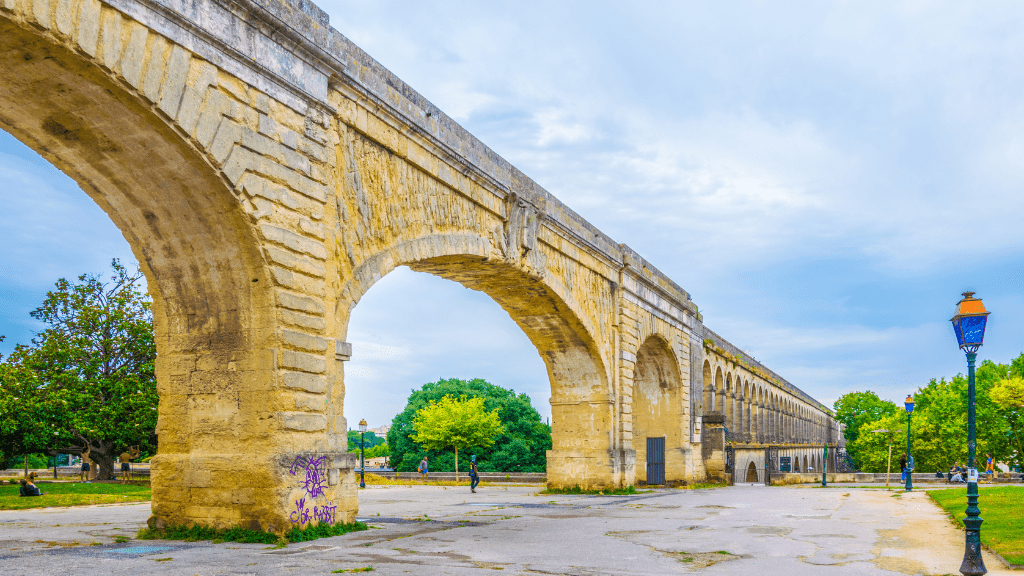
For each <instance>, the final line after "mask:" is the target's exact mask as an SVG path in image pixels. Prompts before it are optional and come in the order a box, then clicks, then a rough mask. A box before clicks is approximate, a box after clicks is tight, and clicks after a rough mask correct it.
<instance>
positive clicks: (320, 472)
mask: <svg viewBox="0 0 1024 576" xmlns="http://www.w3.org/2000/svg"><path fill="white" fill-rule="evenodd" d="M300 470H302V471H304V472H305V473H306V477H305V478H304V479H303V480H301V481H300V482H299V483H300V485H301V486H302V489H303V490H305V491H306V494H308V495H309V497H310V498H317V497H319V496H323V495H324V488H326V487H327V456H302V455H299V456H296V457H295V461H294V462H292V467H291V470H290V472H291V474H292V476H295V475H297V474H298V472H299V471H300Z"/></svg>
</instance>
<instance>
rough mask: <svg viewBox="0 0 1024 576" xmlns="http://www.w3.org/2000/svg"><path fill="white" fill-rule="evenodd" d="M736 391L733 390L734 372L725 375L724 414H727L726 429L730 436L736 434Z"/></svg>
mask: <svg viewBox="0 0 1024 576" xmlns="http://www.w3.org/2000/svg"><path fill="white" fill-rule="evenodd" d="M735 410H736V390H735V389H734V388H733V374H732V372H726V373H725V393H724V394H723V401H722V412H723V413H724V414H725V427H726V429H727V430H729V433H730V434H734V433H735V430H734V428H735V425H736V415H735V414H734V412H735Z"/></svg>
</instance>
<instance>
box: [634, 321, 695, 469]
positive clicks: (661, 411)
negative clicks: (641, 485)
mask: <svg viewBox="0 0 1024 576" xmlns="http://www.w3.org/2000/svg"><path fill="white" fill-rule="evenodd" d="M683 397H684V394H682V375H681V373H680V370H679V364H678V362H677V361H676V358H675V356H674V355H673V354H672V348H671V346H670V345H669V343H668V342H667V341H665V340H664V339H663V338H662V337H660V336H657V335H652V336H649V337H648V338H647V339H646V340H644V343H643V344H642V345H641V346H640V348H639V349H638V350H637V353H636V368H635V371H634V375H633V406H632V410H631V413H632V414H633V438H634V441H633V449H634V450H635V451H636V463H637V464H636V479H637V481H643V482H646V481H647V467H646V463H647V438H656V437H662V438H664V439H665V480H666V482H680V481H684V480H685V479H686V476H685V475H686V452H685V447H686V445H687V443H688V438H687V435H686V431H687V426H688V419H687V414H686V409H685V405H684V404H685V403H684V402H683Z"/></svg>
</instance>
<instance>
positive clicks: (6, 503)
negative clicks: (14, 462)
mask: <svg viewBox="0 0 1024 576" xmlns="http://www.w3.org/2000/svg"><path fill="white" fill-rule="evenodd" d="M36 485H37V486H39V490H40V491H42V492H45V493H46V494H44V495H43V496H39V497H36V498H22V497H20V496H18V485H17V484H4V485H2V486H0V510H24V509H26V508H46V507H49V506H87V505H90V504H114V503H121V502H148V501H149V500H150V499H151V497H152V490H150V488H149V486H136V485H131V484H129V485H123V484H83V483H81V482H74V483H72V482H54V483H45V482H41V483H39V484H36Z"/></svg>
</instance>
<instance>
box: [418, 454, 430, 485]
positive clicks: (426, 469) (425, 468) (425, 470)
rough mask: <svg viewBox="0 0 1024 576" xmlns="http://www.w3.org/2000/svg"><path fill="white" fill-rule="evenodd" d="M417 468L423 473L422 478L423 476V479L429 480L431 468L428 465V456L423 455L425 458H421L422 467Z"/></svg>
mask: <svg viewBox="0 0 1024 576" xmlns="http://www.w3.org/2000/svg"><path fill="white" fill-rule="evenodd" d="M417 470H418V471H419V473H420V474H422V475H423V476H421V478H423V481H424V482H426V481H427V474H428V473H429V472H430V468H429V467H428V466H427V457H426V456H424V457H423V460H420V467H419V468H417Z"/></svg>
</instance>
